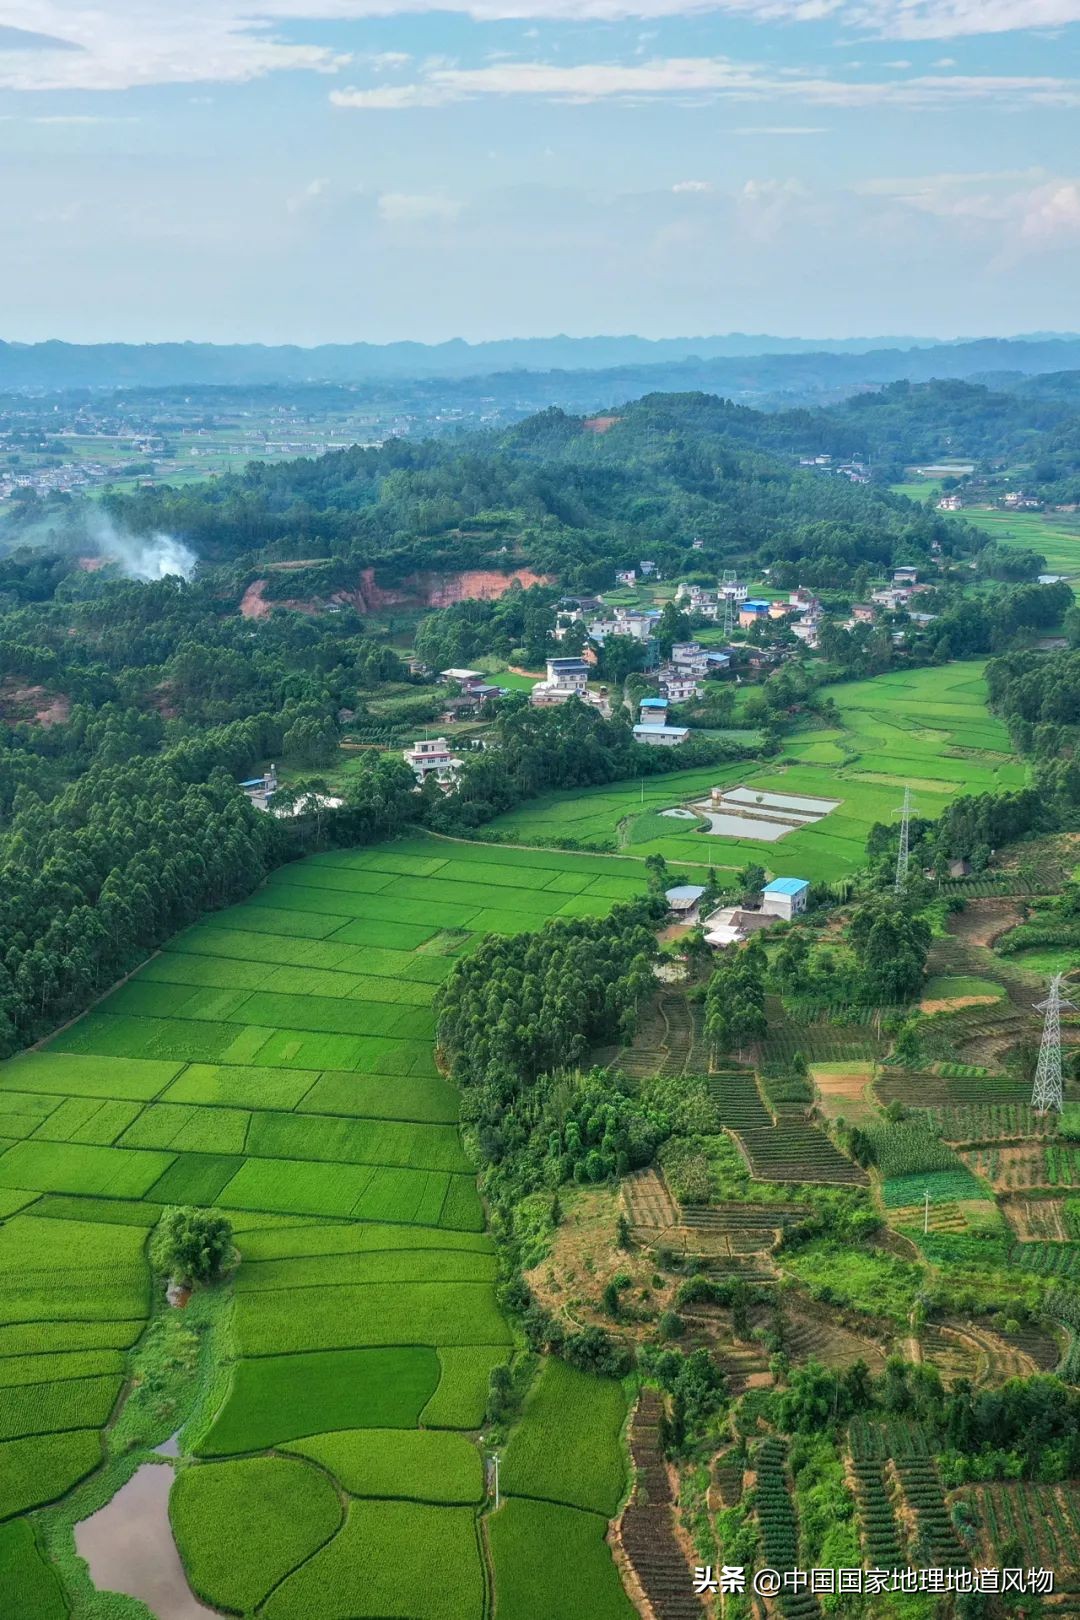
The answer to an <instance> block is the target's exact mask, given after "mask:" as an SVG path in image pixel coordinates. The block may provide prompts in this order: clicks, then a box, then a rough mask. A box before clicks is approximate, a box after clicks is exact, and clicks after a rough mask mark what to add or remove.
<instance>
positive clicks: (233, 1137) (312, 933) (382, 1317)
mask: <svg viewBox="0 0 1080 1620" xmlns="http://www.w3.org/2000/svg"><path fill="white" fill-rule="evenodd" d="M643 887H644V871H643V868H642V866H641V864H640V863H637V862H624V861H620V860H607V859H604V858H602V857H597V856H588V855H585V856H574V855H566V854H563V853H561V852H551V851H536V852H533V851H527V852H521V851H517V850H510V849H500V848H495V847H491V848H486V847H478V846H463V845H459V844H453V843H450V842H448V841H436V840H434V839H420V838H418V839H413V840H409V841H401V842H397V843H393V844H387V845H383V846H379V847H377V848H372V849H367V850H363V851H358V852H355V853H351V854H341V853H339V854H333V855H326V856H320V857H314V858H312V859H309V860H307V861H305V862H303V863H302V864H298V865H296V866H294V867H290V868H287V869H285V870H283V871H280V872H279V873H277V874H276V875H275V877H274V878H273V880H272V881H271V882H270V883H269V884H268V885H267V886H266V888H265V889H263V890H262V891H260V892H259V893H258V894H257V895H255V896H254V897H253V898H252V899H251V900H249V901H248V902H246V903H245V904H243V905H239V906H235V907H233V908H231V909H230V910H228V911H225V912H221V913H217V914H215V915H213V916H211V917H209V918H207V919H206V920H205V921H203V922H201V923H199V924H198V925H196V926H195V927H193V928H190V929H188V930H187V931H186V932H185V933H184V934H182V935H180V936H178V937H177V938H175V939H174V940H173V941H171V943H170V945H169V946H168V948H166V949H165V950H163V951H162V952H160V953H159V954H158V955H157V956H155V957H154V958H153V960H152V961H150V962H148V963H147V964H146V966H145V967H144V968H143V969H142V970H141V971H140V972H138V973H137V974H136V975H135V976H134V977H133V978H132V979H130V980H129V981H128V982H127V983H126V984H124V985H123V986H122V987H120V988H119V989H117V990H116V991H114V992H113V994H112V995H110V996H109V997H108V998H107V999H106V1000H104V1001H103V1002H101V1003H100V1005H99V1006H98V1007H96V1008H95V1009H94V1010H93V1011H92V1012H91V1013H89V1014H88V1015H86V1016H85V1017H83V1018H82V1019H80V1020H78V1021H77V1022H76V1023H75V1024H73V1025H71V1026H70V1027H69V1028H68V1029H66V1030H64V1031H63V1032H62V1033H61V1034H60V1035H58V1036H57V1037H56V1038H55V1039H54V1040H53V1041H51V1042H50V1043H49V1045H48V1046H47V1047H45V1048H44V1049H42V1050H37V1051H33V1052H28V1053H25V1054H23V1055H22V1056H20V1057H17V1058H14V1059H12V1060H11V1061H10V1062H7V1063H4V1064H2V1065H0V1118H2V1120H3V1128H2V1131H0V1141H2V1145H3V1151H2V1152H0V1215H2V1217H4V1219H3V1224H0V1520H4V1519H12V1518H13V1516H15V1515H19V1514H22V1513H24V1512H25V1511H27V1510H29V1509H33V1508H35V1507H36V1506H38V1505H39V1504H44V1503H48V1502H51V1501H53V1500H55V1499H56V1498H58V1497H60V1496H62V1495H63V1494H64V1493H65V1492H67V1491H68V1490H69V1489H70V1488H71V1487H72V1486H73V1485H74V1484H75V1483H76V1482H77V1481H78V1480H80V1479H81V1478H82V1477H83V1476H85V1475H86V1474H87V1473H89V1472H90V1471H92V1470H93V1469H94V1468H96V1467H97V1465H98V1463H99V1461H100V1458H101V1455H102V1444H101V1429H102V1426H103V1425H104V1424H105V1423H106V1422H107V1420H108V1418H109V1416H110V1413H111V1412H112V1411H113V1410H114V1408H115V1406H116V1403H117V1400H118V1397H119V1396H120V1392H121V1388H122V1385H123V1383H124V1376H125V1365H126V1362H125V1352H126V1351H127V1349H128V1347H130V1346H131V1345H133V1344H134V1343H135V1341H136V1340H137V1339H138V1338H139V1337H140V1335H141V1334H142V1332H143V1330H144V1327H145V1325H146V1322H147V1319H148V1316H149V1314H150V1312H151V1298H150V1278H149V1270H148V1267H147V1264H146V1259H145V1247H146V1241H147V1236H148V1233H149V1230H150V1229H151V1227H152V1226H153V1225H154V1224H155V1223H156V1221H157V1220H158V1218H159V1216H160V1214H161V1211H162V1209H163V1207H164V1206H165V1205H167V1204H173V1203H187V1204H199V1205H207V1206H213V1207H215V1208H217V1209H220V1210H222V1211H224V1212H227V1213H228V1214H229V1216H230V1217H231V1219H232V1220H233V1222H234V1229H235V1233H236V1242H237V1246H238V1248H239V1250H240V1252H241V1255H242V1263H241V1265H240V1268H239V1270H238V1272H237V1274H236V1276H235V1281H234V1284H233V1288H234V1292H235V1303H234V1307H233V1311H232V1317H231V1324H232V1325H231V1332H232V1351H231V1354H232V1360H231V1362H230V1364H229V1365H228V1367H227V1380H225V1381H223V1383H222V1387H221V1390H220V1395H219V1398H218V1399H217V1400H216V1401H215V1402H212V1403H211V1404H210V1406H209V1407H208V1409H207V1413H206V1416H205V1418H204V1419H200V1420H199V1421H198V1422H197V1423H195V1424H194V1425H193V1426H192V1428H191V1431H190V1432H187V1431H185V1433H184V1435H183V1440H182V1449H183V1451H184V1453H185V1454H187V1455H189V1456H193V1457H194V1458H196V1459H199V1461H198V1462H197V1464H196V1465H195V1466H189V1467H187V1468H185V1469H184V1470H183V1472H182V1473H181V1475H180V1476H179V1478H178V1481H177V1485H176V1486H175V1488H174V1491H173V1497H172V1505H171V1511H172V1517H173V1520H174V1526H175V1532H176V1535H177V1540H178V1544H179V1546H180V1549H181V1552H182V1554H183V1557H184V1560H185V1563H186V1566H187V1570H188V1574H189V1578H190V1580H191V1583H192V1585H193V1587H194V1589H195V1590H196V1591H197V1593H198V1594H199V1595H200V1597H202V1599H203V1600H204V1601H205V1602H207V1603H210V1604H212V1605H214V1606H215V1607H220V1608H223V1609H229V1610H232V1611H242V1612H244V1613H249V1612H251V1611H252V1610H253V1609H254V1608H256V1607H259V1608H260V1612H261V1613H263V1614H265V1615H266V1616H267V1617H268V1620H309V1617H310V1616H312V1615H313V1614H315V1613H318V1615H319V1616H320V1620H363V1617H385V1616H388V1615H394V1614H397V1615H408V1616H409V1617H410V1620H482V1616H483V1615H484V1614H485V1613H487V1612H490V1608H491V1603H492V1594H491V1593H490V1592H488V1590H487V1587H488V1576H487V1574H486V1568H487V1564H486V1561H485V1557H484V1555H483V1552H482V1546H481V1534H480V1525H479V1521H478V1517H477V1515H478V1510H479V1507H480V1505H481V1502H482V1500H483V1498H484V1485H483V1479H482V1468H481V1458H480V1454H479V1453H478V1451H477V1449H476V1447H475V1446H474V1445H473V1443H472V1441H471V1439H470V1438H469V1436H470V1434H471V1433H472V1432H474V1431H476V1430H477V1429H478V1428H479V1426H480V1425H481V1423H482V1421H483V1416H484V1410H485V1404H486V1396H487V1385H488V1376H489V1373H490V1371H491V1369H492V1368H493V1367H494V1366H496V1365H497V1364H499V1363H501V1362H504V1361H505V1360H506V1359H507V1358H508V1356H509V1355H510V1353H511V1336H510V1332H509V1329H508V1327H507V1324H506V1322H505V1321H504V1319H503V1317H502V1315H501V1312H500V1310H499V1308H498V1305H497V1303H496V1297H495V1255H494V1246H493V1243H492V1240H491V1238H490V1237H489V1236H488V1235H487V1233H486V1232H485V1231H484V1214H483V1210H482V1208H481V1205H480V1201H479V1198H478V1195H477V1191H476V1184H475V1177H474V1173H473V1171H472V1168H471V1166H470V1164H469V1162H468V1160H467V1158H466V1157H465V1154H464V1152H463V1149H462V1146H461V1142H460V1138H459V1135H458V1129H457V1093H456V1092H455V1091H454V1089H453V1088H452V1087H451V1086H450V1085H449V1084H448V1083H447V1082H446V1081H445V1080H444V1079H442V1078H441V1077H440V1075H439V1073H438V1071H437V1069H436V1067H435V1063H434V1058H433V1054H432V1033H433V1017H432V1011H431V1003H432V998H433V996H434V993H435V990H436V987H437V986H438V984H439V983H440V982H441V981H442V979H443V978H444V977H445V975H446V974H447V973H448V972H449V970H450V968H451V967H452V965H453V962H454V958H455V956H456V955H458V954H460V953H461V952H463V951H468V950H469V949H470V948H471V946H472V944H473V942H474V941H475V940H477V939H478V938H479V937H480V936H481V935H482V934H484V933H486V932H488V931H491V930H497V931H505V932H507V933H511V932H516V931H519V930H520V929H521V928H522V927H529V926H540V925H541V924H542V923H543V922H545V921H546V920H547V919H548V918H550V917H554V916H583V915H593V914H598V913H603V912H606V911H607V910H608V909H609V908H610V906H611V905H612V904H613V903H614V902H615V901H616V900H618V899H622V898H624V897H627V896H629V895H632V894H636V893H638V892H640V891H641V890H642V889H643ZM623 1415H624V1408H623V1403H622V1393H621V1390H620V1388H619V1386H618V1385H603V1384H600V1383H598V1382H597V1381H596V1380H593V1379H590V1378H587V1377H586V1376H585V1375H584V1374H580V1373H573V1372H572V1371H571V1370H570V1369H568V1368H565V1367H563V1366H562V1365H561V1364H556V1363H551V1364H548V1365H547V1366H545V1368H544V1369H543V1370H542V1372H541V1375H540V1379H539V1382H538V1384H537V1386H536V1389H535V1390H534V1392H533V1394H532V1395H531V1396H530V1397H529V1400H528V1402H527V1405H526V1411H525V1417H524V1419H523V1421H522V1423H521V1425H520V1427H519V1429H518V1431H517V1432H516V1433H515V1436H514V1438H513V1440H512V1442H511V1445H510V1448H509V1449H508V1451H507V1455H506V1459H505V1478H504V1488H505V1490H506V1492H507V1495H508V1498H509V1500H508V1502H507V1505H506V1506H505V1507H504V1508H503V1510H502V1511H501V1512H500V1513H499V1514H497V1515H495V1516H494V1517H493V1518H492V1519H491V1521H490V1523H491V1532H490V1536H491V1546H492V1550H493V1555H494V1568H495V1579H496V1583H497V1586H498V1588H499V1594H500V1596H499V1602H500V1607H501V1608H502V1610H503V1612H505V1613H507V1614H512V1615H514V1616H515V1617H519V1616H522V1617H525V1616H528V1615H530V1614H533V1613H535V1614H536V1615H537V1616H539V1615H544V1616H557V1615H560V1614H565V1615H566V1616H567V1617H568V1620H569V1616H570V1615H572V1614H574V1613H579V1612H581V1611H580V1610H579V1609H576V1608H575V1605H576V1602H577V1599H578V1596H579V1582H581V1583H584V1584H585V1585H586V1586H588V1587H589V1589H590V1590H591V1592H592V1598H591V1600H590V1605H591V1606H590V1607H589V1609H588V1612H589V1613H590V1615H595V1616H597V1617H598V1620H606V1617H607V1616H609V1615H610V1616H612V1617H625V1616H626V1615H627V1614H628V1613H629V1609H628V1605H627V1602H626V1600H625V1598H624V1596H623V1593H622V1590H621V1587H620V1585H619V1582H618V1577H617V1575H616V1572H615V1568H614V1565H613V1563H612V1561H611V1557H610V1554H609V1552H608V1549H607V1547H606V1546H605V1543H604V1534H605V1531H606V1526H607V1519H608V1517H609V1516H610V1515H612V1514H613V1513H614V1512H615V1511H616V1508H617V1506H618V1503H619V1500H620V1497H621V1495H622V1492H623V1487H624V1479H623V1463H622V1454H621V1451H620V1448H619V1444H618V1435H619V1429H620V1425H621V1423H622V1420H623ZM162 1438H164V1436H162ZM271 1447H272V1448H274V1455H268V1454H267V1453H268V1449H269V1448H271ZM332 1481H334V1482H336V1486H337V1487H339V1489H335V1486H334V1484H333V1483H332ZM485 1522H486V1521H485ZM23 1523H24V1521H21V1520H17V1519H16V1520H15V1521H14V1523H13V1525H12V1527H11V1532H10V1534H9V1535H8V1536H7V1540H6V1541H5V1542H4V1543H3V1545H2V1546H0V1552H2V1553H3V1556H4V1557H5V1559H7V1558H9V1557H10V1559H11V1560H12V1561H13V1562H14V1563H15V1564H16V1565H17V1566H18V1567H19V1569H20V1570H21V1571H22V1574H21V1575H20V1579H24V1577H25V1581H29V1583H30V1587H29V1588H28V1589H31V1588H32V1589H33V1590H35V1591H38V1590H40V1592H41V1593H42V1594H44V1596H43V1599H42V1601H43V1602H46V1601H48V1600H49V1598H48V1594H49V1593H50V1592H51V1590H52V1588H51V1586H50V1585H49V1582H50V1581H51V1579H52V1577H51V1574H50V1571H49V1570H48V1568H47V1566H45V1565H43V1564H41V1563H40V1559H39V1558H38V1555H37V1552H36V1547H35V1543H34V1541H33V1538H32V1537H31V1539H30V1541H29V1543H28V1542H27V1541H26V1538H25V1537H24V1536H22V1535H21V1532H20V1529H19V1527H20V1525H22V1524H23ZM229 1523H242V1524H243V1525H244V1532H245V1533H244V1537H243V1538H242V1540H241V1541H240V1542H239V1544H236V1543H234V1542H233V1541H232V1540H229V1539H228V1538H223V1536H222V1529H221V1527H222V1525H223V1524H224V1525H227V1524H229ZM3 1528H4V1529H5V1531H6V1530H7V1528H8V1527H6V1526H5V1527H3ZM556 1542H557V1543H558V1544H559V1545H560V1546H563V1547H566V1546H569V1547H570V1548H571V1549H576V1551H572V1553H571V1554H570V1555H568V1556H567V1557H566V1558H564V1559H560V1560H558V1561H557V1562H556V1564H555V1565H554V1567H551V1568H546V1570H545V1569H544V1566H545V1564H546V1562H547V1561H548V1559H547V1555H548V1553H549V1551H550V1547H551V1545H552V1544H553V1543H556ZM435 1570H437V1571H438V1572H439V1578H438V1579H437V1580H433V1579H432V1578H431V1574H432V1571H435ZM542 1570H544V1573H543V1582H542V1584H541V1583H540V1573H541V1571H542ZM35 1582H36V1583H37V1585H36V1586H35V1584H34V1583H35ZM504 1592H505V1593H507V1594H517V1596H516V1597H509V1596H508V1597H506V1599H505V1602H504V1601H503V1595H502V1594H503V1593H504ZM58 1612H59V1613H63V1609H62V1608H61V1609H60V1610H59V1611H58ZM41 1613H42V1615H43V1616H45V1617H47V1616H48V1614H49V1610H48V1608H47V1607H43V1608H42V1610H41ZM20 1620H22V1617H20ZM35 1620H36V1616H35Z"/></svg>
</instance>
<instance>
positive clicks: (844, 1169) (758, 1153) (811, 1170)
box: [738, 1119, 867, 1185]
mask: <svg viewBox="0 0 1080 1620" xmlns="http://www.w3.org/2000/svg"><path fill="white" fill-rule="evenodd" d="M738 1136H739V1140H740V1142H741V1143H742V1144H743V1146H744V1148H745V1149H746V1152H747V1154H748V1156H749V1159H750V1164H751V1168H752V1171H753V1174H754V1175H755V1176H758V1177H759V1178H760V1179H761V1180H763V1181H826V1182H836V1183H839V1184H841V1185H856V1184H859V1185H861V1184H864V1183H865V1182H866V1179H867V1178H866V1172H865V1171H864V1170H862V1169H860V1168H859V1166H858V1165H857V1164H854V1163H853V1162H852V1161H851V1160H850V1159H848V1158H845V1157H844V1155H843V1154H842V1153H841V1152H839V1150H838V1149H837V1148H835V1147H834V1146H833V1144H832V1143H831V1142H830V1141H829V1138H828V1137H827V1136H826V1135H825V1133H824V1131H821V1130H819V1129H818V1127H817V1126H816V1125H811V1124H810V1123H809V1121H808V1120H804V1119H782V1120H781V1121H780V1123H779V1124H777V1125H775V1126H772V1127H771V1128H769V1129H764V1130H749V1131H747V1130H741V1131H739V1132H738Z"/></svg>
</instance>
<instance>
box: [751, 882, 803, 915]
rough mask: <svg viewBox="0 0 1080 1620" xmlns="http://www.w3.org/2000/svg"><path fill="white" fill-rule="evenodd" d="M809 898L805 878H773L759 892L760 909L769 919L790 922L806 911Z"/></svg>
mask: <svg viewBox="0 0 1080 1620" xmlns="http://www.w3.org/2000/svg"><path fill="white" fill-rule="evenodd" d="M809 897H810V884H809V882H808V881H807V879H806V878H795V877H783V878H773V880H772V882H771V883H766V885H765V887H764V888H763V889H762V891H761V909H762V911H764V912H765V913H766V914H767V915H768V916H770V917H782V918H784V920H785V921H786V922H790V921H791V919H792V917H796V916H798V915H799V913H800V912H803V911H805V910H806V902H807V900H808V899H809Z"/></svg>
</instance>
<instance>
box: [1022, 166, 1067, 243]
mask: <svg viewBox="0 0 1080 1620" xmlns="http://www.w3.org/2000/svg"><path fill="white" fill-rule="evenodd" d="M1020 230H1021V233H1022V234H1023V235H1024V237H1025V238H1026V239H1027V240H1028V241H1029V242H1046V241H1052V240H1054V239H1055V238H1057V237H1061V236H1080V181H1077V180H1055V181H1051V182H1050V183H1049V184H1048V185H1045V186H1040V187H1038V188H1037V189H1036V190H1035V191H1033V192H1031V193H1030V195H1029V196H1028V198H1027V204H1026V206H1025V208H1024V210H1023V214H1022V217H1021V221H1020Z"/></svg>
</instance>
